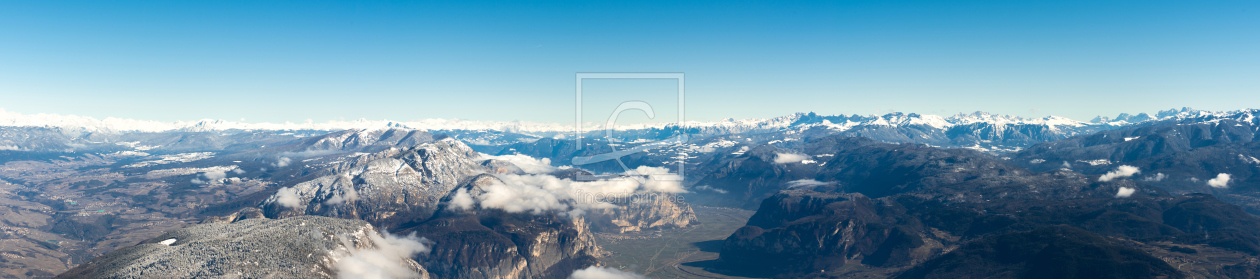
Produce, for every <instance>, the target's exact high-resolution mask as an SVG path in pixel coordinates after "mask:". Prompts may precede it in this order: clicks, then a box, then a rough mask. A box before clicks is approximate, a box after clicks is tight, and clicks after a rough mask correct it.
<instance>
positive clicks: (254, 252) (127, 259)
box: [59, 216, 429, 278]
mask: <svg viewBox="0 0 1260 279" xmlns="http://www.w3.org/2000/svg"><path fill="white" fill-rule="evenodd" d="M378 234H379V233H378V232H377V231H376V229H375V228H374V227H373V226H372V225H370V224H368V223H367V222H364V221H361V220H348V219H338V218H327V217H319V216H300V217H293V218H285V219H279V220H276V219H246V220H242V221H237V222H234V223H211V224H202V225H197V226H192V227H188V228H183V229H178V230H174V231H170V232H167V233H165V234H162V235H161V236H158V237H156V238H153V239H151V240H149V241H145V242H143V243H140V244H139V245H136V246H132V247H127V248H123V249H119V250H117V251H114V252H111V253H109V254H106V255H105V256H101V257H98V258H96V259H93V260H92V261H90V262H88V263H85V264H83V265H80V266H78V267H76V268H74V269H71V270H70V271H68V272H66V273H64V274H62V275H60V276H59V277H60V278H152V277H169V278H334V277H336V276H337V269H336V264H337V263H338V261H340V260H343V259H345V258H346V257H348V256H351V255H352V254H353V253H354V251H358V250H364V249H367V250H371V249H376V248H377V247H378V246H381V245H385V244H384V243H377V242H378V241H379V239H380V238H379V237H376V238H374V237H372V235H378ZM374 239H376V240H374ZM395 260H397V261H398V262H399V263H400V264H401V267H402V268H406V269H409V270H411V271H412V272H414V274H413V278H429V276H428V273H427V271H425V269H424V268H423V267H422V266H420V265H419V264H418V263H416V262H415V261H412V260H411V259H406V258H400V259H395Z"/></svg>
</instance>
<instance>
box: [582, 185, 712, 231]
mask: <svg viewBox="0 0 1260 279" xmlns="http://www.w3.org/2000/svg"><path fill="white" fill-rule="evenodd" d="M613 204H614V205H616V206H617V207H614V208H600V209H591V210H588V211H587V212H586V214H587V216H588V218H589V219H590V222H591V229H592V230H594V231H598V232H616V233H624V232H637V231H644V230H656V229H676V228H684V227H687V226H690V225H694V224H697V223H699V222H700V221H699V220H697V219H696V213H695V212H694V211H692V210H691V205H688V204H687V203H685V202H683V201H681V200H679V199H677V198H676V196H674V195H668V194H652V195H640V196H635V197H634V198H632V199H631V200H629V201H625V202H620V203H613Z"/></svg>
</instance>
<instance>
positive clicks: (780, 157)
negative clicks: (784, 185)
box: [774, 153, 809, 164]
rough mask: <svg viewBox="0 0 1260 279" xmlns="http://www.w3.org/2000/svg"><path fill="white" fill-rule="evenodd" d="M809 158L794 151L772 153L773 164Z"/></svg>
mask: <svg viewBox="0 0 1260 279" xmlns="http://www.w3.org/2000/svg"><path fill="white" fill-rule="evenodd" d="M807 159H809V156H807V155H803V154H796V153H778V154H775V155H774V163H775V164H787V163H796V162H800V161H804V160H807Z"/></svg>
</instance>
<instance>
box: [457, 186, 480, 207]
mask: <svg viewBox="0 0 1260 279" xmlns="http://www.w3.org/2000/svg"><path fill="white" fill-rule="evenodd" d="M475 203H476V201H473V197H472V195H469V194H468V189H464V188H459V190H456V192H455V196H454V197H451V205H454V206H455V207H457V208H459V209H463V210H470V209H472V208H473V204H475Z"/></svg>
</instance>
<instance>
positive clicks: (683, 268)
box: [595, 206, 754, 278]
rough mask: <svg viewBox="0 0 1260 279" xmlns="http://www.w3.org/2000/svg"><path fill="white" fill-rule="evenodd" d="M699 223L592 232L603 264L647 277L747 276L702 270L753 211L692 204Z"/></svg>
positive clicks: (716, 255)
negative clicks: (644, 229)
mask: <svg viewBox="0 0 1260 279" xmlns="http://www.w3.org/2000/svg"><path fill="white" fill-rule="evenodd" d="M693 208H694V210H695V212H696V217H697V218H698V219H699V220H700V224H698V225H695V226H691V227H687V228H683V229H676V230H662V231H645V232H629V233H623V234H615V233H612V234H610V233H600V234H596V238H595V239H596V242H598V243H599V245H600V247H603V249H604V251H605V252H606V255H605V257H604V258H602V259H600V260H601V261H603V263H604V265H606V266H609V267H614V268H618V269H624V270H629V271H634V272H636V273H639V274H643V275H646V276H648V277H651V278H750V277H739V276H732V275H723V274H719V273H714V272H711V271H708V270H706V269H705V268H704V267H705V266H706V264H707V263H709V262H711V261H714V260H717V258H718V252H719V251H721V249H722V242H723V241H724V240H725V239H726V237H727V236H730V235H731V233H733V232H735V230H737V229H739V228H740V227H743V226H744V224H745V223H747V222H748V218H750V217H752V214H753V213H754V212H753V211H750V210H743V209H735V208H722V207H704V206H696V207H693Z"/></svg>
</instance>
